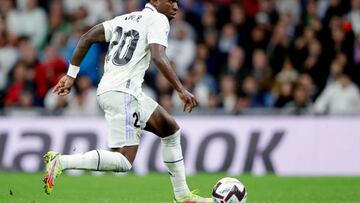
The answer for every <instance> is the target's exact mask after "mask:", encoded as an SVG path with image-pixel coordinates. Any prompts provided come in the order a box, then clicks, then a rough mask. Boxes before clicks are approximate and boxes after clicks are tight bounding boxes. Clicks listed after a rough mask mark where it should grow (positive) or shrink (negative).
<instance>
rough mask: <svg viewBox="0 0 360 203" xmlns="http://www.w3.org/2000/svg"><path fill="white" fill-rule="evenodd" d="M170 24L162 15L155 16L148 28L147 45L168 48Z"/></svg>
mask: <svg viewBox="0 0 360 203" xmlns="http://www.w3.org/2000/svg"><path fill="white" fill-rule="evenodd" d="M169 31H170V24H169V21H168V19H167V18H166V17H165V16H164V15H156V17H154V18H153V20H152V22H151V23H150V25H149V27H148V34H147V40H148V44H160V45H163V46H165V47H167V46H168V35H169Z"/></svg>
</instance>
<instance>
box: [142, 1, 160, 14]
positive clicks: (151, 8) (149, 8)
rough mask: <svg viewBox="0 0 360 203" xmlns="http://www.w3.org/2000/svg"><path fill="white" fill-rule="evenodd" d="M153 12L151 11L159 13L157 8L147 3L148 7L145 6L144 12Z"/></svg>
mask: <svg viewBox="0 0 360 203" xmlns="http://www.w3.org/2000/svg"><path fill="white" fill-rule="evenodd" d="M145 9H146V10H151V11H154V12H157V10H156V8H155V7H154V6H153V5H152V4H151V3H147V4H146V5H145V8H144V10H145Z"/></svg>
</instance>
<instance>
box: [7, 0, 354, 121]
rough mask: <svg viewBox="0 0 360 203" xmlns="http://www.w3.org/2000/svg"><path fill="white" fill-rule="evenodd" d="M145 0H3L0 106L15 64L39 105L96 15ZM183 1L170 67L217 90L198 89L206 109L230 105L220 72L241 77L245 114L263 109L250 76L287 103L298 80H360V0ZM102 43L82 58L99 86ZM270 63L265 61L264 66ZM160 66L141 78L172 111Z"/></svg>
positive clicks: (315, 84) (319, 88)
mask: <svg viewBox="0 0 360 203" xmlns="http://www.w3.org/2000/svg"><path fill="white" fill-rule="evenodd" d="M144 3H145V1H144V0H131V1H117V0H78V1H71V0H43V1H38V0H1V1H0V107H1V106H4V104H5V98H6V95H8V94H10V95H12V94H13V95H21V93H20V92H16V90H15V89H16V88H15V89H14V88H10V87H12V86H13V85H14V83H17V82H15V81H13V73H14V72H15V64H17V63H23V64H25V67H26V70H27V73H29V76H27V79H26V81H27V82H26V84H30V85H29V87H26V88H27V89H30V90H29V91H28V92H31V93H32V94H33V101H32V102H25V103H27V104H29V103H32V104H31V105H32V106H33V107H43V106H44V98H45V95H46V93H47V92H48V88H49V84H52V83H54V81H56V78H58V77H59V75H61V74H62V73H63V72H64V71H63V70H61V71H60V69H61V68H60V69H59V67H60V66H58V65H60V64H63V62H64V61H65V62H66V61H68V59H69V56H70V55H71V53H72V51H73V50H74V48H75V45H76V42H77V41H78V40H79V37H80V36H81V34H83V33H84V31H86V30H87V28H88V27H91V26H93V25H94V24H96V23H98V22H100V21H103V20H106V19H110V18H112V17H114V16H115V15H118V14H121V13H123V12H129V11H133V10H138V9H139V7H141V4H144ZM180 4H181V6H182V7H183V9H184V10H183V12H181V13H179V14H178V15H177V17H176V20H175V21H174V22H173V24H172V25H171V26H172V30H173V31H172V32H171V33H170V39H169V43H170V46H169V48H168V50H167V51H168V54H169V55H170V57H171V59H172V63H173V65H174V66H173V67H174V68H176V71H177V73H178V74H179V75H180V76H181V78H182V80H184V82H185V83H188V87H189V88H190V89H193V90H195V89H202V88H199V85H200V86H203V87H206V89H210V90H211V91H210V92H208V93H205V92H206V91H205V92H204V93H202V94H204V95H208V94H209V98H208V101H205V100H206V99H204V101H203V102H202V103H203V104H204V105H205V104H206V103H207V104H208V107H209V108H210V109H214V108H216V109H217V110H218V111H219V112H224V111H223V109H222V105H223V101H222V100H223V95H224V92H223V91H224V90H223V89H222V88H221V83H222V79H221V78H223V77H224V76H229V75H230V76H231V77H233V78H235V84H236V85H235V92H236V97H237V99H235V100H236V102H234V103H235V107H234V108H235V112H241V113H246V112H249V111H247V110H246V111H244V109H245V108H249V109H250V111H251V110H252V109H253V108H257V107H255V106H256V105H255V106H253V105H251V104H252V102H251V101H252V99H251V97H250V96H249V95H247V94H245V93H243V92H242V88H243V86H242V84H243V81H244V79H245V78H246V77H248V76H249V75H252V76H253V77H255V81H256V83H255V86H257V87H258V91H259V92H264V91H265V92H269V91H270V90H272V94H273V95H274V96H273V97H274V98H276V99H275V101H276V102H274V105H275V107H281V106H284V105H285V103H286V102H287V101H288V100H289V99H290V98H291V97H292V96H289V92H288V90H291V94H290V95H293V94H294V91H295V90H296V88H290V87H292V86H293V85H295V86H296V87H297V86H299V84H298V83H301V85H300V86H302V87H304V88H307V89H308V91H309V94H310V98H311V100H315V99H316V98H317V97H318V96H319V95H320V94H321V93H322V92H323V91H324V88H325V86H328V85H329V84H330V83H333V82H334V81H335V80H336V78H337V77H338V75H339V74H340V73H341V72H343V71H346V72H349V73H350V74H351V79H352V81H353V82H354V83H355V84H357V85H359V84H360V77H359V75H360V54H359V53H360V48H359V47H360V45H359V44H360V34H359V25H360V23H359V22H360V14H359V13H360V11H359V8H360V7H359V6H360V0H350V1H341V0H331V1H328V0H307V1H302V0H286V1H285V0H258V1H253V0H242V1H231V0H224V1H197V0H196V1H194V0H185V1H180ZM47 21H48V23H47ZM34 25H35V26H34ZM30 42H31V43H30ZM48 47H51V51H50V50H49V48H48ZM259 50H261V52H259ZM106 51H107V50H106V48H105V47H100V46H98V45H94V46H93V47H92V48H91V51H90V53H89V54H88V55H87V57H86V59H85V60H84V62H83V64H82V67H83V68H82V69H81V73H80V74H81V75H84V76H87V77H89V78H91V81H92V86H93V87H96V86H97V84H98V82H99V78H100V75H101V74H102V67H101V66H99V65H98V64H101V63H100V62H101V60H104V59H103V58H104V55H105V54H106ZM49 52H53V55H54V54H55V53H56V54H55V55H56V58H57V59H56V61H57V62H56V64H57V65H55V64H54V61H53V59H49V57H50V56H51V54H50V53H49ZM264 53H265V54H266V55H264ZM49 54H50V55H49ZM50 58H51V57H50ZM51 61H52V62H51ZM198 61H202V62H201V63H204V64H205V68H206V71H205V72H204V74H203V75H205V78H209V77H210V78H214V84H211V87H207V86H206V85H204V84H206V83H203V82H201V81H203V80H202V79H200V78H201V77H199V75H194V70H193V69H191V67H193V64H196V63H198ZM264 63H265V64H267V65H266V68H263V67H264V66H262V65H261V64H264ZM254 64H255V65H254ZM55 66H56V67H57V68H55V69H53V68H51V67H55ZM61 66H63V65H61ZM54 70H55V72H56V74H55V75H53V73H54ZM200 72H201V71H200ZM270 73H271V74H270ZM157 75H158V73H157V72H156V70H155V69H150V71H148V73H147V75H146V78H145V84H146V85H147V87H149V88H148V90H149V92H152V94H153V93H154V92H155V93H156V94H155V98H154V99H155V100H157V101H159V102H160V101H164V104H165V103H166V102H168V103H169V104H170V103H171V105H167V106H169V107H170V106H171V108H172V109H173V110H174V111H173V112H175V113H176V112H177V111H176V109H179V108H180V107H181V106H180V103H179V101H178V100H177V101H176V100H174V99H173V98H172V99H171V102H170V99H169V95H172V94H173V92H171V91H167V87H168V85H167V84H166V83H163V82H161V78H160V79H159V78H157V77H158V76H157ZM200 75H202V74H200ZM208 76H209V77H208ZM196 78H197V79H196ZM157 80H159V81H157ZM156 81H157V82H156ZM156 83H157V84H156ZM185 85H186V84H185ZM250 86H251V85H250ZM214 87H215V90H214ZM217 87H218V88H217ZM9 88H10V89H9ZM9 90H10V92H9ZM11 91H15V92H14V93H11ZM197 91H198V92H199V91H200V90H197ZM19 98H21V96H19ZM204 98H206V96H204ZM28 101H29V100H28ZM19 102H20V100H18V101H17V102H16V105H15V106H19V105H20V104H19ZM63 103H64V102H63ZM45 106H46V104H45ZM202 106H203V105H202ZM233 106H234V105H233ZM266 106H267V105H266ZM46 108H47V107H46ZM267 108H271V105H270V106H269V107H267ZM58 109H62V108H58ZM236 109H240V110H236ZM0 111H1V109H0ZM210 111H211V112H214V111H213V110H210ZM227 112H232V111H227ZM58 114H61V113H60V112H58Z"/></svg>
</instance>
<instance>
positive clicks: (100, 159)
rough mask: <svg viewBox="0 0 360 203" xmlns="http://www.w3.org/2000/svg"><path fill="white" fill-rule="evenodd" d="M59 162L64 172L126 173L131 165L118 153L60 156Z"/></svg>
mask: <svg viewBox="0 0 360 203" xmlns="http://www.w3.org/2000/svg"><path fill="white" fill-rule="evenodd" d="M60 162H61V164H62V167H63V169H64V170H66V169H81V170H94V171H95V170H96V171H115V172H127V171H129V170H130V169H131V167H132V166H131V163H130V162H129V161H128V160H127V158H126V157H125V156H123V155H122V154H121V153H118V152H110V151H106V150H93V151H89V152H86V153H83V154H74V155H62V156H61V157H60Z"/></svg>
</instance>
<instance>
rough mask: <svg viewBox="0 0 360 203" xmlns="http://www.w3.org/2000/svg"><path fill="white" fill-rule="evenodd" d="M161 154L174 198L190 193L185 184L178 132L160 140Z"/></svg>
mask: <svg viewBox="0 0 360 203" xmlns="http://www.w3.org/2000/svg"><path fill="white" fill-rule="evenodd" d="M161 144H162V154H163V159H164V163H165V165H166V167H167V168H168V171H169V174H170V179H171V183H172V186H173V189H174V194H175V197H182V196H185V195H187V194H189V193H190V190H189V188H188V185H187V183H186V176H185V167H184V159H183V155H182V150H181V145H180V130H178V131H177V132H176V133H175V134H173V135H170V136H168V137H165V138H162V139H161Z"/></svg>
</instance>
